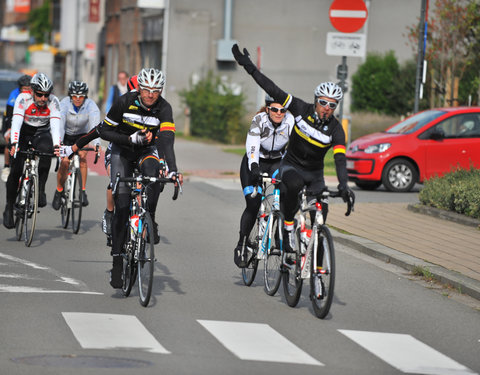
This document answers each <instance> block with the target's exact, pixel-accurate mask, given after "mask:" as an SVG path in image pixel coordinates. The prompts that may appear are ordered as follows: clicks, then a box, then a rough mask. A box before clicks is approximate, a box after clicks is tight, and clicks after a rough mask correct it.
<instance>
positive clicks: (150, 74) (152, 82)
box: [137, 68, 165, 90]
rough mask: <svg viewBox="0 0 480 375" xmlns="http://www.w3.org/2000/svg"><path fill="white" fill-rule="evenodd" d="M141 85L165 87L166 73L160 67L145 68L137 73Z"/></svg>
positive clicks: (157, 87)
mask: <svg viewBox="0 0 480 375" xmlns="http://www.w3.org/2000/svg"><path fill="white" fill-rule="evenodd" d="M137 81H138V86H139V87H150V88H155V89H159V90H161V89H163V86H164V85H165V75H164V74H163V73H162V71H161V70H159V69H154V68H143V69H142V70H140V73H138V75H137Z"/></svg>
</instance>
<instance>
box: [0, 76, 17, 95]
mask: <svg viewBox="0 0 480 375" xmlns="http://www.w3.org/2000/svg"><path fill="white" fill-rule="evenodd" d="M16 88H17V81H10V80H5V81H2V80H0V98H2V99H8V97H9V96H10V93H11V92H12V91H13V90H15V89H16Z"/></svg>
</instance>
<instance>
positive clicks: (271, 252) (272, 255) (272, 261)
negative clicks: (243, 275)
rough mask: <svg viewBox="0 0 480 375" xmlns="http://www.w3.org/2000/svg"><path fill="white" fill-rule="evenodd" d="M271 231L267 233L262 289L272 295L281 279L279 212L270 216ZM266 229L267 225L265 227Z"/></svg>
mask: <svg viewBox="0 0 480 375" xmlns="http://www.w3.org/2000/svg"><path fill="white" fill-rule="evenodd" d="M270 225H271V232H269V233H270V234H269V235H267V238H266V241H267V254H266V257H265V264H264V275H263V276H264V277H263V278H264V282H265V285H264V289H265V293H267V294H268V295H269V296H273V295H274V294H275V293H277V290H278V288H279V287H280V282H281V281H282V277H281V276H282V240H283V233H282V231H283V217H282V215H281V214H280V213H279V212H276V213H274V214H273V216H272V218H271V222H270ZM266 230H268V227H267V229H266Z"/></svg>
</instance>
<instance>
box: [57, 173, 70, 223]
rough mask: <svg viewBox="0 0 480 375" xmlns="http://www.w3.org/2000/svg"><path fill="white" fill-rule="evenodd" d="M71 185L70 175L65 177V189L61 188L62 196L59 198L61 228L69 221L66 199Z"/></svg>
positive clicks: (68, 196)
mask: <svg viewBox="0 0 480 375" xmlns="http://www.w3.org/2000/svg"><path fill="white" fill-rule="evenodd" d="M71 186H72V182H71V176H70V175H69V176H68V177H67V181H65V189H64V190H63V194H62V197H61V198H60V202H61V206H60V215H61V216H62V228H64V229H66V228H67V227H68V223H69V221H70V208H68V200H69V199H70V187H71Z"/></svg>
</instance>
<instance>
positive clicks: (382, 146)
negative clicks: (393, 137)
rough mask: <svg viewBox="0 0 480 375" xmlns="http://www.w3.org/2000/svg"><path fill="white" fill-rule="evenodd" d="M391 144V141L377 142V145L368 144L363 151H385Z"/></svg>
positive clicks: (369, 152) (371, 152) (368, 152)
mask: <svg viewBox="0 0 480 375" xmlns="http://www.w3.org/2000/svg"><path fill="white" fill-rule="evenodd" d="M391 145H392V144H391V143H379V144H377V145H371V146H368V147H367V148H365V151H364V152H365V153H367V154H375V153H377V152H385V151H387V150H388V149H389V148H390V146H391Z"/></svg>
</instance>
